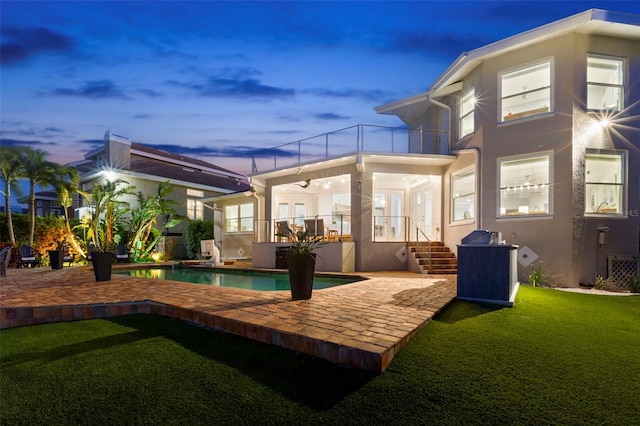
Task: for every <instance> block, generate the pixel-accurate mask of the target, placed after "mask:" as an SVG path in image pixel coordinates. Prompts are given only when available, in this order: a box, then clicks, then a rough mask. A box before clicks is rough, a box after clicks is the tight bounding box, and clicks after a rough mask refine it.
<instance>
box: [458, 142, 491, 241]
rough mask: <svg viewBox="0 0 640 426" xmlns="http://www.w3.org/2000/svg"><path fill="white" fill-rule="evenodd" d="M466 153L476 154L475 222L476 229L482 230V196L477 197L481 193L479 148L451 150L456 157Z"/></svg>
mask: <svg viewBox="0 0 640 426" xmlns="http://www.w3.org/2000/svg"><path fill="white" fill-rule="evenodd" d="M468 151H472V152H474V153H475V154H476V203H477V204H478V209H477V212H478V213H477V215H476V220H477V224H478V226H477V229H484V228H483V227H482V196H480V195H478V194H481V193H482V161H480V148H477V147H472V148H463V149H458V150H452V151H451V153H452V154H455V155H458V154H462V153H463V152H468Z"/></svg>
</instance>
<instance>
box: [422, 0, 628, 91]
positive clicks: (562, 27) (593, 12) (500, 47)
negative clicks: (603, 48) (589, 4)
mask: <svg viewBox="0 0 640 426" xmlns="http://www.w3.org/2000/svg"><path fill="white" fill-rule="evenodd" d="M592 21H600V22H609V23H612V24H626V25H636V26H640V15H639V14H635V13H627V12H616V11H611V10H604V9H589V10H586V11H584V12H580V13H577V14H575V15H571V16H568V17H566V18H563V19H560V20H557V21H553V22H550V23H548V24H545V25H542V26H539V27H536V28H533V29H530V30H527V31H524V32H522V33H518V34H515V35H513V36H510V37H507V38H505V39H502V40H498V41H496V42H494V43H491V44H487V45H485V46H482V47H479V48H477V49H474V50H472V51H470V52H463V53H462V54H461V55H460V56H458V58H457V59H456V60H455V61H454V62H453V63H452V64H451V65H450V66H449V67H448V68H447V69H446V70H445V71H444V73H442V74H441V75H440V77H438V79H437V80H436V81H435V82H434V83H433V85H431V87H430V90H432V91H433V90H438V89H439V88H441V87H444V86H446V85H448V84H450V83H451V82H450V81H449V79H450V78H451V77H452V76H453V75H455V74H456V73H457V72H458V71H459V70H460V69H462V68H465V67H467V65H473V66H472V67H471V69H473V68H475V65H477V64H479V63H480V62H482V61H484V60H485V59H487V58H489V57H492V56H496V55H498V54H500V53H503V52H505V51H509V50H512V49H515V48H518V47H521V46H522V45H529V44H533V43H535V42H537V41H539V40H543V39H545V38H550V37H557V36H560V35H563V34H568V33H571V32H579V29H580V27H581V26H583V25H585V24H587V23H589V22H592Z"/></svg>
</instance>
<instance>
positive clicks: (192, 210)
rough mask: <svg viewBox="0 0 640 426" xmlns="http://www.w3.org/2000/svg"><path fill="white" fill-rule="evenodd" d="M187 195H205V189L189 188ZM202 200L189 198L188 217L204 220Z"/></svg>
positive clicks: (200, 196)
mask: <svg viewBox="0 0 640 426" xmlns="http://www.w3.org/2000/svg"><path fill="white" fill-rule="evenodd" d="M187 197H197V198H202V197H204V191H200V190H197V189H190V188H187ZM203 210H204V209H203V207H202V201H200V200H196V199H193V198H187V217H188V218H189V219H191V220H202V219H203V218H204V215H203Z"/></svg>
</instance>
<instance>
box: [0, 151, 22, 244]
mask: <svg viewBox="0 0 640 426" xmlns="http://www.w3.org/2000/svg"><path fill="white" fill-rule="evenodd" d="M24 149H25V148H24V147H4V146H0V178H2V181H3V182H4V190H3V191H2V195H4V207H5V212H6V213H7V228H8V230H9V241H10V242H11V244H13V245H15V244H16V237H15V233H14V230H13V219H12V216H11V191H14V192H15V193H16V194H18V195H21V194H20V186H19V185H18V182H19V181H20V179H21V178H22V177H24V171H23V169H22V166H21V164H20V160H19V159H20V151H21V150H24Z"/></svg>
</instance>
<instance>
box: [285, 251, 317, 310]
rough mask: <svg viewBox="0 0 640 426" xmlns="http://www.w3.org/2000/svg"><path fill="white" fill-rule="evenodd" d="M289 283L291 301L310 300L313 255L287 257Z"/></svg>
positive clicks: (314, 259)
mask: <svg viewBox="0 0 640 426" xmlns="http://www.w3.org/2000/svg"><path fill="white" fill-rule="evenodd" d="M287 263H288V267H289V283H290V284H291V298H292V299H293V300H305V299H311V292H312V291H313V273H314V272H315V269H316V255H315V254H289V255H287Z"/></svg>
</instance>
